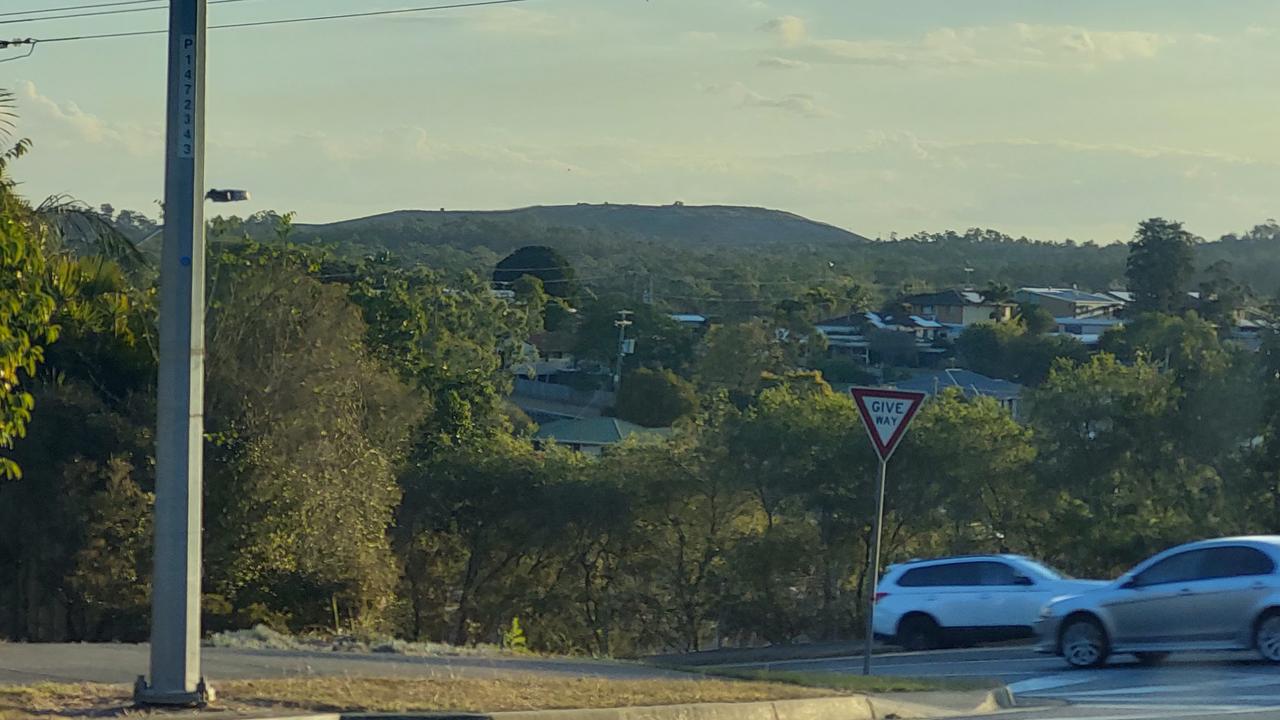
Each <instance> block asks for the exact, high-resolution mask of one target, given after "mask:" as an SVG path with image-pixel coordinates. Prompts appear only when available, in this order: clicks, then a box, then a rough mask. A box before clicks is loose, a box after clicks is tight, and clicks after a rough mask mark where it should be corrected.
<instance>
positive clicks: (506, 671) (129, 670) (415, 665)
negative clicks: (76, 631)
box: [0, 643, 688, 684]
mask: <svg viewBox="0 0 1280 720" xmlns="http://www.w3.org/2000/svg"><path fill="white" fill-rule="evenodd" d="M148 652H149V650H148V647H147V646H146V645H77V644H59V645H36V644H32V645H27V644H19V643H0V684H21V683H35V682H102V683H132V682H133V681H134V680H135V679H136V678H137V677H138V676H139V675H142V674H145V673H146V672H147V661H148ZM204 672H205V675H206V676H208V677H209V678H211V679H219V680H234V679H241V678H271V677H296V676H299V675H339V676H350V677H369V676H377V677H397V676H401V677H498V676H507V675H511V674H512V673H535V674H544V675H558V676H566V677H583V676H592V677H610V678H620V679H630V678H652V677H688V676H687V675H684V674H681V673H672V672H668V671H664V670H659V669H657V668H652V667H646V666H644V665H637V664H631V663H622V662H603V661H595V660H588V659H583V660H576V659H559V658H537V657H528V658H522V657H413V656H405V655H391V654H386V655H383V654H371V655H365V654H356V653H335V652H297V651H285V650H247V649H236V648H205V649H204Z"/></svg>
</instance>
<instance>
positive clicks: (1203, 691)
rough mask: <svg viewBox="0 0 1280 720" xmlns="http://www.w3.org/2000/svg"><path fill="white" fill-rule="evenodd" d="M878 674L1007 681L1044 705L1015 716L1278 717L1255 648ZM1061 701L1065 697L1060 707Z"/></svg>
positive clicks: (878, 660) (971, 654)
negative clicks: (1075, 665) (1079, 664)
mask: <svg viewBox="0 0 1280 720" xmlns="http://www.w3.org/2000/svg"><path fill="white" fill-rule="evenodd" d="M751 666H753V667H769V668H772V669H777V670H805V671H823V672H839V673H861V672H862V658H861V657H843V658H828V659H820V660H793V661H787V662H776V663H753V664H752V665H751ZM872 667H873V671H874V672H875V673H876V674H878V675H901V676H915V677H922V676H923V677H939V678H994V679H998V680H1001V681H1003V682H1005V683H1006V684H1007V685H1008V686H1009V688H1010V689H1011V690H1012V691H1013V693H1014V696H1015V698H1016V699H1017V700H1018V702H1019V704H1024V703H1025V704H1032V705H1035V704H1041V705H1044V707H1040V708H1036V709H1034V710H1031V711H1028V712H1019V713H1014V714H1012V715H1010V717H1015V718H1023V717H1025V718H1028V719H1032V718H1034V719H1036V720H1056V718H1094V719H1095V720H1102V719H1103V718H1107V719H1111V718H1114V719H1115V720H1121V719H1128V718H1147V717H1150V718H1186V719H1192V718H1202V717H1203V718H1210V717H1213V718H1217V717H1232V718H1235V717H1240V718H1253V717H1257V718H1277V719H1278V720H1280V666H1276V665H1272V664H1269V663H1265V662H1263V661H1261V660H1259V659H1258V658H1257V656H1256V655H1254V654H1253V653H1216V654H1201V655H1173V656H1170V658H1169V660H1168V661H1167V662H1165V663H1164V664H1163V665H1160V666H1157V667H1145V666H1142V665H1139V664H1137V662H1136V661H1133V660H1131V659H1130V658H1128V657H1127V656H1117V657H1116V658H1114V659H1113V660H1112V662H1111V663H1110V664H1109V665H1108V666H1107V667H1104V668H1099V669H1096V670H1073V669H1071V668H1069V667H1068V666H1067V665H1066V663H1065V662H1063V661H1062V659H1061V658H1056V657H1051V656H1045V655H1038V654H1036V653H1035V652H1033V651H1032V650H1031V649H1030V648H1020V647H1004V648H984V649H976V650H945V651H935V652H921V653H891V654H887V655H877V656H875V658H874V659H873V661H872ZM1064 703H1071V705H1070V706H1065V705H1064Z"/></svg>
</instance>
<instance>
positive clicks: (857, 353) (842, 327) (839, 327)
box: [814, 313, 883, 364]
mask: <svg viewBox="0 0 1280 720" xmlns="http://www.w3.org/2000/svg"><path fill="white" fill-rule="evenodd" d="M873 317H874V319H872V318H873ZM867 326H872V327H876V326H880V327H883V323H881V322H880V317H879V316H878V315H876V314H875V313H850V314H848V315H840V316H838V317H831V318H826V319H824V320H819V321H818V322H816V323H814V329H816V330H817V331H818V333H819V334H821V335H822V336H823V337H824V338H826V339H827V354H828V355H829V356H831V357H851V358H853V359H855V360H861V361H862V362H863V363H864V364H866V363H870V362H871V358H870V356H869V355H868V349H869V348H870V347H871V344H870V343H869V342H867V335H866V330H865V328H866V327H867Z"/></svg>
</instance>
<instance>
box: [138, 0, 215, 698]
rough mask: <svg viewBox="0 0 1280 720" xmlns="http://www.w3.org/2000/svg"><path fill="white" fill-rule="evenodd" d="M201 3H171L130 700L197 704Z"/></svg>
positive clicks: (204, 691)
mask: <svg viewBox="0 0 1280 720" xmlns="http://www.w3.org/2000/svg"><path fill="white" fill-rule="evenodd" d="M205 2H206V0H170V3H169V96H168V134H167V136H166V148H165V192H164V216H165V217H164V249H163V251H162V255H161V265H160V377H159V390H158V406H159V413H158V417H157V429H156V504H155V575H154V577H153V579H152V585H151V682H150V684H148V683H147V682H146V679H145V678H141V677H140V678H138V683H137V686H136V688H135V692H134V695H135V699H136V700H137V701H138V702H140V703H146V704H153V705H204V704H207V703H208V702H209V701H210V700H212V699H213V690H212V689H210V688H209V687H208V686H207V685H205V682H204V678H203V676H202V675H201V671H200V574H201V573H200V569H201V568H200V552H201V548H200V527H201V512H202V505H203V503H202V494H203V482H202V470H203V461H204V452H203V451H204V448H203V442H204V259H205V246H204V240H205V239H204V201H205V195H204V65H205V10H206V8H205Z"/></svg>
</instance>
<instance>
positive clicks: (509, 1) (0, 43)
mask: <svg viewBox="0 0 1280 720" xmlns="http://www.w3.org/2000/svg"><path fill="white" fill-rule="evenodd" d="M530 1H531V0H478V1H477V2H462V3H452V4H449V5H426V6H422V7H411V8H396V9H394V10H372V11H369V12H354V13H341V14H338V15H313V16H308V17H296V18H280V19H276V20H257V21H251V22H239V23H225V24H222V25H210V26H209V29H210V30H227V29H231V28H251V27H266V26H268V25H290V24H296V23H308V22H322V21H326V20H350V19H355V18H366V17H378V16H385V15H404V14H408V13H423V12H432V11H436V10H459V9H463V8H474V7H484V6H490V5H515V4H517V3H525V2H530ZM168 32H169V31H168V30H137V31H133V32H115V33H97V34H90V35H68V36H66V37H51V38H20V39H16V40H0V48H5V47H12V46H15V45H38V44H39V45H42V44H45V43H60V42H77V41H80V40H102V39H106V38H121V37H138V36H141V35H163V34H166V33H168Z"/></svg>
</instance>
